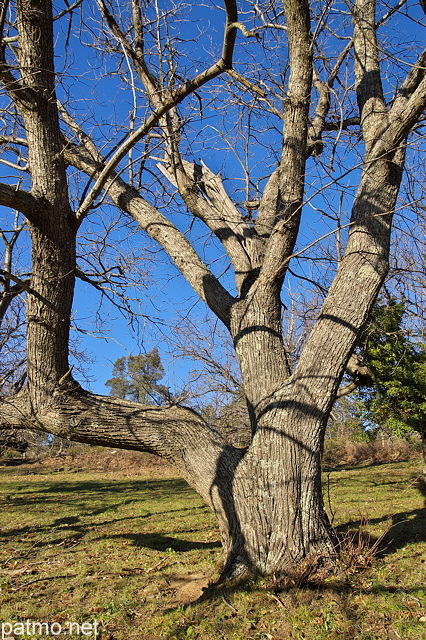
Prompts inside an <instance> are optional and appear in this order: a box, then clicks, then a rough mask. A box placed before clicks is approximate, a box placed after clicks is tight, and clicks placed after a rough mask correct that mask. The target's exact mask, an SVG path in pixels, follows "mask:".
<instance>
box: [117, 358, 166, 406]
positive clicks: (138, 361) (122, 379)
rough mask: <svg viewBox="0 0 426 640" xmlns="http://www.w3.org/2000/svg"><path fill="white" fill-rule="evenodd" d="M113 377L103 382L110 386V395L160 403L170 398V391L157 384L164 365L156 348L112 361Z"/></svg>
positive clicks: (136, 400)
mask: <svg viewBox="0 0 426 640" xmlns="http://www.w3.org/2000/svg"><path fill="white" fill-rule="evenodd" d="M112 375H113V377H112V378H110V379H109V380H107V381H106V382H105V386H107V387H110V395H111V396H113V397H115V398H123V399H125V400H131V401H133V402H140V403H141V404H161V403H162V402H164V401H165V400H170V392H169V389H168V388H167V387H165V386H164V385H160V384H158V381H159V380H161V378H163V376H164V367H163V365H162V363H161V358H160V356H159V353H158V349H157V348H154V349H152V351H148V353H146V354H145V355H144V354H142V353H139V354H138V355H136V356H132V355H130V356H128V357H126V356H123V357H121V358H118V360H116V361H115V363H114V368H113V370H112Z"/></svg>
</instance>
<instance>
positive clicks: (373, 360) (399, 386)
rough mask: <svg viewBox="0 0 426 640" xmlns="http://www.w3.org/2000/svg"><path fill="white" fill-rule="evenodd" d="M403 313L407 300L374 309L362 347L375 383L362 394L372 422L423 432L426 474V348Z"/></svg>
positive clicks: (397, 432)
mask: <svg viewBox="0 0 426 640" xmlns="http://www.w3.org/2000/svg"><path fill="white" fill-rule="evenodd" d="M404 314H405V305H404V303H403V302H399V301H396V300H391V301H390V302H389V303H382V302H379V303H378V304H376V306H375V308H374V309H373V312H372V315H371V318H370V321H369V323H368V324H367V326H366V328H365V329H364V332H363V335H362V338H361V340H360V348H361V349H362V352H363V358H364V361H365V363H366V364H367V366H368V367H369V368H370V370H371V372H372V374H373V378H374V387H373V388H370V389H364V390H362V392H361V397H362V398H363V399H364V401H365V404H366V408H367V414H366V415H367V417H368V418H369V419H371V421H372V422H375V423H376V424H379V425H380V426H382V427H383V428H384V429H387V430H388V431H389V432H390V433H392V434H395V435H397V436H403V435H405V434H407V433H410V432H412V431H417V432H418V433H419V434H420V436H421V438H422V449H423V473H424V474H425V475H426V350H425V345H424V344H422V343H419V342H416V341H413V340H412V339H411V338H410V336H409V335H408V334H407V332H406V331H405V329H404V325H403V320H404Z"/></svg>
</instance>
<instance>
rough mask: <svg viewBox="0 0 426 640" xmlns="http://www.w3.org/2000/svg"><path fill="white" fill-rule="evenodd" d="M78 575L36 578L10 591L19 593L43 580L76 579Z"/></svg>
mask: <svg viewBox="0 0 426 640" xmlns="http://www.w3.org/2000/svg"><path fill="white" fill-rule="evenodd" d="M77 576H78V573H67V574H65V575H63V576H46V577H45V578H36V579H35V580H30V582H25V583H24V584H21V585H20V586H19V587H16V588H13V589H11V591H20V590H21V589H25V587H29V586H30V585H31V584H34V583H36V582H44V581H45V580H56V579H59V578H77Z"/></svg>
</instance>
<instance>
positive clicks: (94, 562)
mask: <svg viewBox="0 0 426 640" xmlns="http://www.w3.org/2000/svg"><path fill="white" fill-rule="evenodd" d="M416 473H417V466H416V462H415V461H414V462H404V463H394V464H385V465H377V466H371V467H365V468H354V469H346V470H339V471H333V472H331V473H330V474H325V477H324V485H325V499H326V503H328V505H329V511H330V512H331V515H332V517H333V523H334V525H335V527H336V528H337V530H338V532H339V535H341V537H342V538H343V539H344V540H346V541H347V540H352V542H353V544H356V543H357V541H358V540H359V538H358V537H357V533H356V530H357V529H358V528H359V526H360V525H361V526H362V528H363V530H364V533H365V535H364V537H363V540H364V539H365V538H366V536H367V534H368V535H369V536H370V543H374V540H375V539H376V538H378V537H379V536H381V535H382V534H383V533H386V531H387V530H388V529H389V531H388V532H387V533H386V535H385V538H384V540H383V542H382V543H381V551H380V553H379V555H378V556H376V557H375V558H374V559H373V561H372V564H371V563H370V560H371V559H369V558H367V560H368V562H367V560H366V562H365V566H364V567H363V566H362V558H361V559H359V558H358V560H359V562H358V569H357V570H356V567H355V566H349V567H348V568H347V569H345V570H342V571H341V572H339V573H338V574H336V575H334V576H330V577H329V578H327V579H326V580H325V581H324V582H323V583H322V584H317V585H315V586H311V587H304V588H295V587H293V588H291V589H288V590H285V591H280V590H277V588H276V585H275V587H274V585H273V584H272V583H271V582H270V581H262V580H260V581H257V582H256V583H253V584H251V585H247V586H246V587H244V588H239V589H230V588H226V589H222V590H220V591H216V592H214V593H213V594H211V595H209V597H206V598H205V599H204V600H201V601H198V602H196V603H195V604H190V603H191V602H193V601H195V600H196V599H197V598H198V597H199V596H200V595H201V594H202V588H203V587H206V586H207V584H208V582H209V581H211V580H214V579H215V578H216V577H217V563H218V560H219V557H220V544H219V533H218V530H217V527H216V522H215V519H214V517H213V516H212V515H211V514H210V512H209V510H208V509H207V507H206V506H205V505H204V504H203V502H202V501H201V499H200V498H199V497H198V496H197V495H196V494H195V493H194V492H193V491H192V490H191V489H190V488H189V487H188V486H187V485H186V483H185V482H184V481H182V480H181V479H178V478H175V477H157V478H153V477H149V478H143V477H140V476H138V477H127V476H125V475H124V474H121V475H120V473H119V472H117V473H110V472H80V473H73V472H70V471H64V472H56V471H49V472H41V471H39V472H37V473H33V472H31V471H30V470H28V469H26V470H22V469H20V470H19V469H18V470H16V469H13V468H3V469H1V471H0V502H1V510H0V528H1V536H0V540H1V549H0V576H1V580H2V585H1V592H0V600H1V609H0V610H1V614H0V621H7V622H19V621H24V620H27V619H30V620H37V621H57V622H59V623H60V624H62V625H63V628H66V625H67V623H69V622H84V621H88V622H90V621H94V620H97V621H99V625H100V627H99V628H100V633H99V635H98V637H101V638H102V639H104V640H127V639H135V640H136V639H138V640H148V639H149V640H157V639H162V640H175V639H176V640H177V639H181V638H182V639H184V638H185V639H187V638H199V639H200V640H217V639H218V638H223V639H227V640H228V639H231V640H242V639H244V640H246V639H250V638H253V639H254V638H258V639H268V640H271V639H275V640H278V639H279V638H285V639H287V638H290V639H292V638H306V639H308V640H309V639H312V640H322V639H323V638H324V640H325V639H326V638H327V639H328V640H330V639H331V640H335V639H336V640H337V639H338V638H342V639H345V640H348V639H351V638H354V639H355V638H356V639H357V640H358V639H359V640H370V639H371V640H376V639H378V640H381V639H383V640H385V639H386V640H389V639H390V640H398V638H402V639H403V640H423V639H426V587H425V584H426V512H425V509H424V497H423V496H422V495H421V493H420V492H419V491H418V489H417V488H416V485H415V476H416ZM370 564H371V566H370ZM20 637H26V636H20ZM32 637H37V636H32ZM40 637H42V636H40ZM43 637H46V636H43ZM56 637H58V636H56ZM59 637H66V636H65V635H64V636H62V635H61V636H59ZM68 637H69V636H68Z"/></svg>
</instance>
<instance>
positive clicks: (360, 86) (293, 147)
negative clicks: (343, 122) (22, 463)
mask: <svg viewBox="0 0 426 640" xmlns="http://www.w3.org/2000/svg"><path fill="white" fill-rule="evenodd" d="M99 6H100V9H101V12H102V13H103V15H104V18H105V20H106V22H107V24H108V26H109V28H110V29H111V30H112V32H113V33H114V35H115V37H116V38H117V39H118V40H119V41H120V42H121V44H122V45H123V47H124V48H125V49H126V51H127V54H128V56H129V58H130V59H132V60H133V62H134V64H135V70H136V73H137V74H138V75H139V78H140V81H141V83H142V85H143V86H144V87H145V90H146V94H147V95H148V97H149V98H150V100H151V104H152V106H153V109H154V115H151V116H150V117H149V118H148V120H147V121H146V123H145V124H144V127H145V128H144V127H141V130H140V131H139V134H138V135H140V137H141V136H142V135H143V133H144V132H145V133H146V132H148V131H149V130H150V128H152V127H153V126H158V127H160V128H161V130H162V131H163V134H164V139H165V149H166V150H165V159H164V164H163V165H162V171H163V173H164V174H165V175H166V176H167V177H168V178H169V180H170V181H171V182H172V183H173V184H175V185H176V186H177V188H178V190H179V192H180V194H181V196H182V198H183V200H184V201H185V203H186V205H187V207H188V208H189V210H190V211H191V212H192V213H193V215H194V216H196V217H198V218H199V219H201V220H202V221H203V222H204V223H205V224H206V225H207V226H208V227H209V228H210V229H211V231H212V232H213V233H214V234H216V236H217V237H218V238H219V240H220V241H221V242H223V245H224V247H225V248H226V251H227V252H228V255H229V258H230V260H231V262H232V264H233V266H234V269H235V274H236V285H237V289H238V294H237V296H233V295H231V294H230V293H229V292H228V291H227V290H226V289H225V288H224V287H223V286H222V284H221V283H220V282H219V281H218V280H217V279H216V278H215V276H214V275H213V274H212V273H211V271H209V269H208V268H207V266H206V265H205V264H204V263H203V261H202V260H201V259H200V257H199V256H198V254H197V253H196V251H195V250H194V248H193V247H192V246H191V245H190V244H189V242H188V241H187V239H186V237H185V236H184V235H183V234H182V233H180V231H179V230H178V229H177V227H175V226H174V225H173V223H172V222H171V221H170V220H168V219H167V218H166V217H165V216H164V215H163V214H162V213H160V212H159V211H157V210H156V209H155V208H154V207H153V206H152V205H151V204H150V203H149V202H148V201H147V200H145V199H144V198H143V196H142V195H141V193H139V192H138V191H137V190H136V189H134V188H133V187H131V186H129V185H128V184H126V183H125V181H124V180H123V178H122V177H121V176H120V175H118V174H117V173H116V171H115V169H116V166H117V164H118V163H119V161H120V159H121V158H122V157H123V156H124V154H125V153H126V152H127V149H128V148H130V143H128V141H127V143H128V144H127V143H126V144H127V146H125V145H123V147H122V148H121V149H119V150H118V151H117V153H116V154H115V156H114V158H113V160H109V161H108V162H107V161H106V160H104V159H103V158H102V156H101V154H100V152H99V151H98V150H97V148H96V146H95V145H94V143H93V142H92V141H91V140H90V138H89V137H88V136H87V135H86V134H84V133H83V132H82V131H81V129H80V128H79V126H78V124H77V123H75V122H74V121H73V119H72V118H71V116H70V115H69V114H66V113H65V112H63V111H62V112H61V116H62V118H63V119H64V120H65V121H66V124H67V127H68V131H69V130H70V129H71V130H72V131H73V132H74V134H75V139H74V140H70V139H68V138H67V137H66V135H65V134H64V133H63V132H62V131H61V128H60V122H59V116H58V105H57V102H56V97H55V79H54V64H53V59H54V52H53V34H52V13H51V2H50V0H37V1H35V0H17V4H16V11H17V16H18V33H19V73H20V75H19V77H15V75H13V72H12V70H11V68H10V66H9V65H8V63H7V61H6V58H5V56H4V54H3V57H2V61H1V67H0V78H1V80H2V82H3V84H4V86H5V88H6V90H7V92H8V93H9V96H10V97H11V98H12V100H13V101H14V103H15V105H16V107H17V109H18V110H19V113H20V116H21V118H22V121H23V124H24V128H25V132H26V140H25V144H26V145H27V146H28V153H29V167H30V176H31V194H28V193H26V192H25V191H24V190H22V191H20V190H19V189H14V190H11V189H10V188H9V187H8V185H2V186H1V187H0V202H1V203H2V204H4V205H6V206H10V205H11V203H12V202H13V206H14V207H17V208H18V209H20V210H21V211H22V212H23V213H24V214H25V215H26V216H27V219H28V221H29V225H30V230H31V238H32V246H33V249H32V251H33V270H32V278H31V283H30V290H29V293H28V297H27V336H28V347H27V349H28V385H27V387H26V388H25V389H24V390H23V391H21V392H20V393H19V394H17V395H16V396H12V397H9V398H6V399H3V402H2V418H1V420H2V426H3V427H8V428H10V427H17V428H35V429H40V430H44V431H46V432H50V433H53V434H56V435H60V436H63V437H66V438H69V439H72V440H76V441H80V442H87V443H93V444H98V445H107V446H114V447H121V448H128V449H135V450H141V451H148V452H151V453H154V454H156V455H160V456H163V457H165V458H167V459H168V460H170V461H171V462H172V463H173V464H174V465H176V467H177V468H178V469H179V470H180V472H181V473H182V475H183V476H184V477H185V478H186V479H187V481H188V482H189V483H190V484H191V485H192V486H193V487H194V488H195V489H196V491H198V492H199V494H200V495H201V496H202V497H203V498H204V500H205V501H206V502H207V503H208V504H209V505H210V506H211V507H212V509H213V510H214V512H215V513H216V515H217V518H218V521H219V525H220V529H221V533H222V542H223V549H224V576H227V577H236V576H241V575H246V574H247V573H249V574H252V573H255V572H260V573H263V574H279V573H282V572H287V571H292V570H294V569H295V567H297V566H300V563H307V565H315V564H318V563H320V562H323V563H330V562H332V561H333V557H334V553H335V546H334V537H333V532H332V530H331V527H330V524H329V522H328V518H327V515H326V512H325V509H324V504H323V498H322V493H321V466H320V457H321V450H322V443H323V437H324V429H325V425H326V423H327V419H328V416H329V413H330V410H331V407H332V404H333V402H334V400H335V398H336V395H337V393H338V390H339V384H340V381H341V378H342V376H343V374H344V371H345V367H346V366H347V364H348V361H349V358H350V356H351V352H352V350H353V347H354V344H355V341H356V338H357V335H358V334H359V332H360V330H361V328H362V326H363V324H364V322H365V321H366V319H367V317H368V314H369V311H370V309H371V307H372V304H373V303H374V300H375V298H376V295H377V293H378V291H379V289H380V287H381V285H382V283H383V280H384V277H385V275H386V272H387V268H388V254H389V243H390V231H391V223H392V214H393V211H394V209H395V203H396V198H397V195H398V189H399V185H400V182H401V175H402V169H403V164H404V148H405V141H406V137H407V135H408V134H409V132H410V130H411V128H412V127H413V126H414V125H415V123H416V122H417V120H418V118H419V116H420V114H421V112H422V110H423V109H424V107H425V104H426V89H425V82H426V81H425V66H424V63H425V57H426V56H425V55H423V56H422V57H421V58H420V60H419V61H418V64H417V65H416V66H414V67H413V68H412V70H411V71H410V72H409V73H408V75H407V77H406V80H405V81H404V83H403V84H402V86H401V88H400V90H399V91H398V93H397V94H396V96H395V99H394V102H393V104H392V106H391V107H387V106H386V104H385V102H384V98H383V89H382V85H381V78H380V68H379V61H378V47H377V44H376V25H375V2H374V1H373V0H356V2H355V5H354V8H353V20H354V36H353V51H354V56H355V76H356V87H357V96H358V105H359V112H360V113H359V115H360V121H361V130H362V135H363V139H364V143H365V161H364V165H363V171H362V178H361V181H360V184H359V189H358V193H357V195H356V198H355V202H354V206H353V212H352V218H351V224H350V228H349V237H348V241H347V245H346V250H345V253H344V256H343V258H342V259H341V261H340V263H339V267H338V270H337V274H336V277H335V279H334V281H333V284H332V286H331V288H330V290H329V292H328V295H327V297H326V299H325V302H324V304H323V307H322V309H321V313H320V316H319V318H318V321H317V322H316V324H315V326H314V328H313V330H312V332H311V335H310V337H309V339H308V341H307V344H306V346H305V348H304V350H303V353H302V356H301V358H300V360H299V362H298V364H297V366H296V368H295V370H294V371H291V370H290V367H289V363H288V360H287V355H286V352H285V349H284V343H283V337H282V324H281V322H282V321H281V302H280V291H281V288H282V284H283V279H284V277H285V274H286V271H287V267H288V265H289V262H290V259H291V256H292V254H293V252H294V247H295V242H296V238H297V235H298V230H299V225H300V220H301V213H302V207H303V201H304V193H305V163H306V161H307V158H308V157H309V154H310V152H311V151H312V144H311V142H312V136H313V135H314V137H315V139H316V140H318V139H319V137H320V134H321V131H320V130H318V127H319V124H318V122H319V121H320V122H322V123H323V126H324V127H325V117H326V115H327V108H328V107H327V106H325V107H324V113H323V114H322V120H321V118H319V121H318V118H317V120H316V121H315V127H316V129H315V132H313V131H312V130H311V129H310V119H309V109H310V96H311V94H312V84H313V77H314V74H313V59H312V58H313V55H312V34H311V26H310V7H309V3H308V1H307V0H284V10H285V17H286V27H287V33H288V46H289V64H290V75H289V78H288V85H287V94H286V102H285V106H284V110H283V114H282V115H283V119H284V122H285V127H284V137H283V148H282V155H281V159H280V162H279V165H278V167H277V169H276V171H275V172H274V173H273V174H272V176H271V178H270V180H269V182H268V184H267V186H266V188H265V190H264V194H263V197H262V199H261V201H260V205H259V210H258V215H257V219H256V221H255V223H254V224H253V225H251V224H249V223H248V222H247V220H246V219H244V218H243V217H242V216H241V213H240V212H239V209H238V208H237V207H236V206H235V205H233V203H232V201H231V199H230V198H229V196H228V194H227V193H226V191H225V189H224V187H223V184H222V181H221V178H220V176H216V175H214V174H213V173H212V172H211V171H209V170H208V169H207V167H201V177H202V180H203V188H202V189H201V188H200V186H199V185H200V182H199V179H200V176H199V167H197V170H198V176H197V178H196V177H195V174H196V172H195V167H194V165H192V164H191V163H189V162H187V161H186V160H184V159H183V158H182V157H181V155H180V151H179V135H180V134H179V133H178V132H179V115H178V113H177V111H176V110H175V106H176V104H178V103H179V102H180V101H181V100H182V99H183V98H184V97H185V96H186V95H189V93H190V92H191V91H193V90H195V89H197V88H199V87H200V86H201V85H202V84H203V83H204V82H207V81H208V80H209V79H210V78H213V77H216V76H217V75H219V74H221V73H224V72H226V71H227V70H230V69H231V66H232V50H233V46H234V41H235V34H236V31H237V29H239V28H240V25H239V23H238V22H237V20H238V16H237V12H236V5H235V3H234V2H233V1H230V0H228V1H226V2H225V7H226V10H227V22H226V27H225V40H224V47H223V52H222V56H221V58H220V60H219V61H218V63H217V64H216V65H214V66H213V67H210V68H209V69H208V70H206V71H205V72H203V73H201V74H199V76H197V78H196V79H195V80H194V81H193V82H192V85H191V82H190V81H189V82H187V83H185V85H183V88H182V87H181V88H179V89H177V90H176V91H175V93H173V91H171V90H167V91H166V90H165V89H163V87H162V86H160V84H159V82H158V79H156V78H155V76H154V75H153V73H152V72H150V71H149V70H148V67H147V64H146V61H145V60H144V55H143V47H141V46H139V47H137V46H136V45H135V47H134V48H133V45H132V44H131V42H130V41H128V40H127V36H126V34H125V33H124V31H121V30H120V27H119V25H118V24H117V23H116V22H115V19H114V17H113V16H112V15H111V14H109V12H108V9H107V7H106V5H105V4H104V3H103V2H102V1H101V0H100V1H99ZM139 18H140V7H139V3H138V2H136V1H134V2H133V19H134V28H135V29H137V28H138V25H139ZM139 35H140V37H142V34H141V33H140V34H139ZM137 40H138V39H137V38H136V41H137ZM330 86H331V81H330ZM324 104H325V105H327V101H325V102H324V103H323V106H324ZM166 114H168V115H167V117H166ZM76 139H78V140H79V142H78V143H77V142H76V141H75V140H76ZM137 139H138V138H137V136H136V135H133V137H132V141H133V142H132V144H135V143H136V142H137ZM67 164H69V165H73V166H74V167H75V168H77V169H78V170H80V171H81V172H84V173H86V174H87V175H89V176H90V177H91V178H92V179H93V180H94V181H95V185H94V188H93V190H92V192H91V193H89V194H88V196H87V197H86V200H85V202H84V203H83V205H82V206H81V207H80V208H79V210H78V211H77V212H73V211H72V210H71V207H70V204H69V199H68V187H67V175H66V166H67ZM197 181H198V182H197ZM102 189H104V190H105V191H106V192H107V194H108V197H109V198H110V200H111V201H112V202H113V203H114V204H115V205H116V206H117V208H118V209H120V210H121V211H124V212H126V213H127V214H129V215H130V216H132V217H133V218H134V219H135V220H136V221H137V222H138V223H139V224H140V226H141V228H142V229H143V230H144V231H146V232H147V233H148V234H149V235H150V236H151V237H152V238H153V239H155V240H156V241H157V242H158V243H159V244H160V245H161V246H162V247H163V248H164V249H165V250H166V251H167V253H168V254H169V256H170V257H171V259H172V260H173V261H174V263H175V264H176V266H177V267H178V269H180V271H181V272H182V274H183V275H184V276H185V277H186V278H187V280H188V282H189V283H190V284H191V285H192V287H193V288H194V290H195V291H196V292H197V293H198V294H199V296H200V297H201V298H202V299H203V300H204V301H205V302H206V304H207V305H209V307H210V308H211V310H212V311H213V312H214V313H216V315H217V316H218V317H219V318H220V319H221V320H222V322H223V323H224V325H225V326H226V327H227V328H228V329H229V331H230V333H231V335H232V338H233V340H234V344H235V349H236V353H237V357H238V360H239V363H240V367H241V374H242V379H243V383H244V389H245V394H246V398H247V403H248V406H249V410H250V416H251V422H252V432H253V440H252V443H251V445H250V446H249V447H248V448H247V449H246V450H239V449H236V448H234V447H232V446H230V445H229V444H227V443H226V442H225V440H224V439H223V438H222V437H221V436H220V435H219V434H217V433H215V432H214V431H212V430H211V429H210V428H209V427H208V425H207V424H206V423H205V422H204V421H203V420H202V418H201V417H200V416H199V415H197V414H196V413H195V412H193V411H192V410H190V409H187V408H184V407H180V406H167V407H143V406H141V405H137V404H134V403H131V402H128V401H125V400H118V399H113V398H107V397H101V396H95V395H93V394H90V393H88V392H87V391H85V390H83V389H82V388H81V387H80V385H79V384H78V383H77V382H76V381H75V380H73V378H72V374H71V373H70V370H69V364H68V334H69V326H70V316H71V308H72V296H73V287H74V277H75V270H76V266H75V236H76V231H77V228H78V226H79V225H80V224H81V223H82V221H83V220H84V217H85V214H86V213H87V212H88V211H89V209H90V207H91V206H92V205H93V203H94V201H95V198H96V196H97V194H98V193H99V192H100V191H101V190H102Z"/></svg>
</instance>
